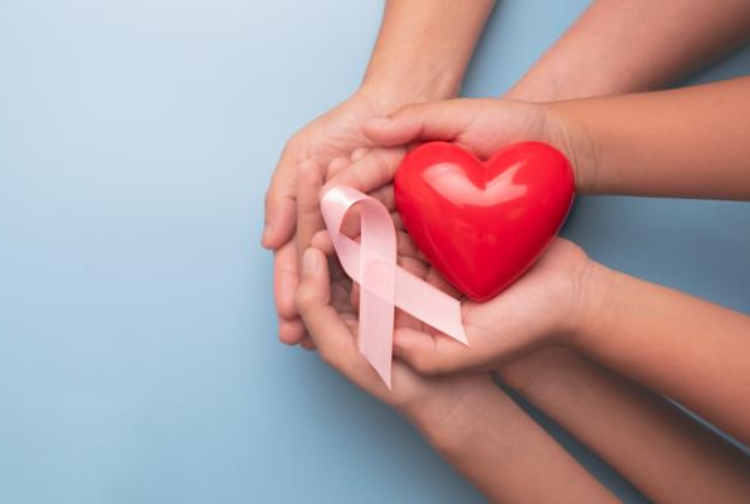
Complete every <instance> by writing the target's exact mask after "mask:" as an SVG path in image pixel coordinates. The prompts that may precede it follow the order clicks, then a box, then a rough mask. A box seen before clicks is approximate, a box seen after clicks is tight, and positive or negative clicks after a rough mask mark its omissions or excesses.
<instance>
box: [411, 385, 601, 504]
mask: <svg viewBox="0 0 750 504" xmlns="http://www.w3.org/2000/svg"><path fill="white" fill-rule="evenodd" d="M420 408H421V412H416V411H412V412H411V413H410V414H409V415H408V416H409V418H410V419H411V420H412V422H413V423H414V424H415V426H416V427H417V429H418V430H420V431H421V432H422V434H423V435H424V436H425V438H426V439H427V440H428V441H429V442H430V443H431V444H432V445H433V446H434V447H435V449H436V450H437V451H438V452H439V453H440V454H441V455H442V456H443V457H445V458H446V459H447V460H448V461H449V462H450V463H451V464H452V465H453V466H454V467H455V468H456V469H457V470H458V471H459V472H460V473H462V474H463V475H464V476H465V477H466V478H467V479H469V480H470V481H471V482H472V483H474V485H476V486H477V488H479V489H480V490H481V491H482V492H483V493H484V494H485V495H486V496H487V497H488V498H489V499H490V500H492V501H493V502H498V501H499V502H552V501H555V502H597V503H599V502H611V501H613V500H614V499H613V498H612V496H611V495H610V494H609V493H608V492H607V491H606V490H605V489H604V488H603V487H602V486H601V485H600V484H599V483H598V482H597V481H596V480H595V479H593V478H592V477H591V476H590V475H589V474H588V472H586V471H585V469H583V468H582V467H581V466H580V465H579V464H578V463H577V462H576V461H575V460H574V459H573V458H572V457H571V456H570V455H569V454H568V453H567V452H566V451H565V450H564V449H563V448H562V447H561V446H560V445H558V444H557V443H556V442H555V441H554V440H553V439H552V438H551V437H550V436H549V435H548V434H547V433H546V432H545V431H544V430H543V429H542V428H541V427H539V426H538V425H537V424H536V423H535V422H534V421H533V420H532V419H531V418H530V417H529V416H528V415H526V413H524V412H523V411H522V410H521V409H520V408H519V407H518V405H517V404H516V403H515V402H514V401H513V400H512V399H511V398H510V397H508V396H507V395H506V394H505V393H504V392H502V391H501V390H499V389H498V388H497V386H495V385H494V384H493V383H492V382H491V381H490V380H487V381H486V382H484V383H483V385H477V384H476V383H474V385H473V392H472V393H471V394H467V395H466V396H464V397H463V400H462V401H461V402H460V403H457V404H456V403H452V404H440V405H438V404H430V405H425V404H422V405H421V406H420ZM436 408H442V414H440V415H436V414H435V409H436ZM446 432H448V433H451V435H450V436H448V437H446V435H445V433H446ZM529 482H533V484H529Z"/></svg>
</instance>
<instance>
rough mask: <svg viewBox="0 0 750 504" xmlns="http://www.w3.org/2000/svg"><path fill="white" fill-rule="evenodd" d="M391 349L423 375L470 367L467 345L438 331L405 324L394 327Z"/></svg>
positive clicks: (470, 359) (451, 371) (469, 352)
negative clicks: (434, 333)
mask: <svg viewBox="0 0 750 504" xmlns="http://www.w3.org/2000/svg"><path fill="white" fill-rule="evenodd" d="M393 351H394V353H395V354H396V356H397V357H398V358H399V359H401V360H403V361H404V362H406V363H407V364H409V366H411V367H412V368H414V369H415V370H417V371H418V372H419V373H420V374H423V375H436V374H445V373H453V372H456V371H459V370H463V369H466V368H469V367H472V366H471V365H470V363H471V361H472V358H471V357H472V355H471V349H470V348H469V347H467V346H466V345H464V344H463V343H459V342H458V341H456V340H454V339H452V338H449V337H448V336H445V335H442V334H438V335H435V336H432V335H430V334H427V333H425V332H422V331H419V330H416V329H412V328H407V327H403V328H399V329H396V331H395V333H394V338H393Z"/></svg>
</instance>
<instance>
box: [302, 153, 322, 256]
mask: <svg viewBox="0 0 750 504" xmlns="http://www.w3.org/2000/svg"><path fill="white" fill-rule="evenodd" d="M322 184H323V170H322V168H321V166H320V165H318V164H317V163H315V162H313V161H309V160H308V161H304V162H302V163H300V165H299V170H298V174H297V233H296V244H297V256H298V257H299V258H301V257H302V253H303V252H304V251H305V249H307V248H308V247H309V246H310V242H311V240H312V237H313V235H314V234H315V233H317V232H318V231H320V230H321V229H323V228H324V224H323V216H322V215H321V213H320V200H319V196H320V187H321V186H322Z"/></svg>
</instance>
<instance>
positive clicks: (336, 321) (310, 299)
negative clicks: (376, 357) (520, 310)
mask: <svg viewBox="0 0 750 504" xmlns="http://www.w3.org/2000/svg"><path fill="white" fill-rule="evenodd" d="M337 164H338V165H339V168H338V169H341V168H343V165H344V164H345V161H343V160H339V161H334V163H333V165H334V166H332V167H331V169H333V170H334V171H335V170H336V169H337V167H336V166H335V165H337ZM322 177H323V170H321V169H320V168H317V167H316V166H314V165H312V164H309V165H306V166H305V167H304V169H303V170H302V171H301V172H300V183H299V193H298V194H299V206H300V208H302V209H304V210H305V211H306V212H309V213H310V214H313V213H315V212H314V211H313V209H314V208H316V206H317V205H318V202H319V198H318V193H319V189H320V186H321V184H322ZM373 195H374V197H376V198H378V199H379V200H380V201H381V202H382V203H383V204H385V205H386V206H387V207H389V208H390V209H391V210H392V209H393V191H392V188H390V187H386V188H381V190H378V191H376V192H375V193H374V194H373ZM352 213H353V214H354V215H352V217H353V218H349V219H347V220H346V221H345V226H346V228H347V229H345V232H346V233H347V234H349V235H351V236H353V237H356V235H357V233H358V226H357V222H358V220H357V218H356V217H357V215H356V212H352ZM301 223H302V225H303V226H307V225H308V224H309V222H305V220H304V219H303V220H301ZM310 230H311V231H312V228H310ZM311 241H312V243H313V246H311V247H310V248H308V249H306V250H305V252H304V254H303V260H302V272H301V273H302V274H301V281H300V285H299V287H298V289H297V291H296V295H295V303H296V308H297V310H298V313H299V314H300V316H301V318H302V320H303V322H304V324H305V327H306V329H307V331H308V332H309V336H310V338H311V340H312V341H313V342H314V345H315V346H316V347H317V349H318V352H319V354H320V356H321V358H322V359H323V360H324V361H325V362H327V363H328V364H330V365H331V366H332V367H333V368H335V369H336V370H338V371H339V372H340V373H341V374H343V375H344V376H345V377H346V378H348V379H349V380H350V381H352V382H353V383H355V384H356V385H358V386H359V387H360V388H362V389H363V390H365V391H366V392H368V393H370V394H371V395H373V396H375V397H376V398H378V399H380V400H381V401H383V402H384V403H386V404H388V405H390V406H392V407H393V408H394V409H396V410H397V411H399V412H400V413H402V414H403V415H405V416H406V417H407V418H408V419H409V420H411V421H412V422H413V423H414V424H415V426H416V427H417V428H418V429H419V430H420V431H422V433H423V434H425V435H426V436H427V437H428V439H429V440H430V441H431V442H432V443H433V444H436V443H437V444H445V443H455V442H458V437H460V435H461V433H465V432H467V431H468V429H467V428H466V424H467V423H470V422H473V421H475V419H476V418H475V417H476V415H475V414H473V413H471V412H472V411H474V409H475V408H476V409H481V408H484V407H486V406H487V405H488V404H491V403H492V401H493V400H494V399H496V396H497V394H498V390H497V388H496V386H495V385H494V383H493V382H492V379H491V376H490V374H489V373H483V374H476V373H472V374H466V375H451V376H446V377H425V376H422V375H421V374H419V373H418V372H416V371H415V370H414V369H412V368H411V367H409V366H407V365H405V364H404V363H402V362H399V361H398V360H396V361H395V362H394V363H393V368H392V388H391V389H388V388H387V387H386V385H385V384H384V383H383V381H382V379H381V378H380V377H379V376H378V374H377V372H376V371H375V370H374V369H373V368H372V367H371V366H370V364H369V363H368V362H367V360H366V359H365V358H364V357H363V356H362V355H361V354H360V353H359V350H358V349H357V345H356V335H357V330H358V310H357V307H358V304H359V301H358V288H357V286H356V284H353V283H352V282H351V281H350V280H349V279H348V278H347V277H346V275H345V274H344V273H343V271H342V269H341V267H340V264H338V261H337V259H336V258H335V255H334V254H333V249H332V246H331V242H330V238H329V237H328V234H327V232H326V231H320V232H318V233H315V235H314V236H313V237H312V238H311ZM398 258H399V263H400V265H401V266H402V267H404V268H406V269H407V270H409V271H410V272H411V273H412V274H415V275H418V276H420V277H421V278H424V279H426V280H428V281H431V283H433V285H436V286H438V287H441V288H447V289H450V287H449V286H447V284H445V283H444V282H443V283H441V281H442V279H440V278H439V277H435V278H431V277H430V274H431V270H430V269H429V268H428V267H426V263H425V262H424V260H423V259H422V258H421V256H420V255H419V253H418V252H417V251H416V248H415V247H414V246H413V244H412V243H411V241H410V240H409V239H408V236H406V235H405V233H404V231H403V229H399V232H398ZM395 325H396V327H399V328H402V329H406V328H413V329H419V328H420V327H422V326H421V323H419V321H417V320H416V319H414V318H413V317H411V316H409V315H407V314H406V313H403V312H401V311H397V313H396V321H395ZM458 406H460V409H461V412H460V413H457V412H456V411H455V409H456V408H457V407H458Z"/></svg>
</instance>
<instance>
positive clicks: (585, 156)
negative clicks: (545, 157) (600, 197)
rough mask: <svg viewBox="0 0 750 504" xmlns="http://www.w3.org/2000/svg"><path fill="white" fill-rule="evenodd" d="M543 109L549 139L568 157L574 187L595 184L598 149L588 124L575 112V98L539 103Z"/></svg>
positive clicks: (580, 189)
mask: <svg viewBox="0 0 750 504" xmlns="http://www.w3.org/2000/svg"><path fill="white" fill-rule="evenodd" d="M540 106H541V107H543V108H544V109H545V111H546V115H547V124H548V128H549V136H550V139H551V143H552V144H553V145H555V146H556V147H557V148H559V149H560V150H562V152H563V153H565V155H566V156H567V157H568V159H569V160H570V163H571V166H572V168H573V174H574V177H575V185H576V191H577V192H579V193H584V194H585V193H589V192H592V188H593V187H595V185H596V176H597V171H598V169H597V167H598V166H599V158H600V154H599V152H600V149H599V146H598V144H597V142H596V140H595V136H594V135H593V134H592V131H590V127H589V126H588V125H587V124H586V122H585V121H583V120H582V119H581V118H580V117H579V116H578V115H577V114H576V113H575V111H576V101H564V102H551V103H545V104H542V105H540Z"/></svg>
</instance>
